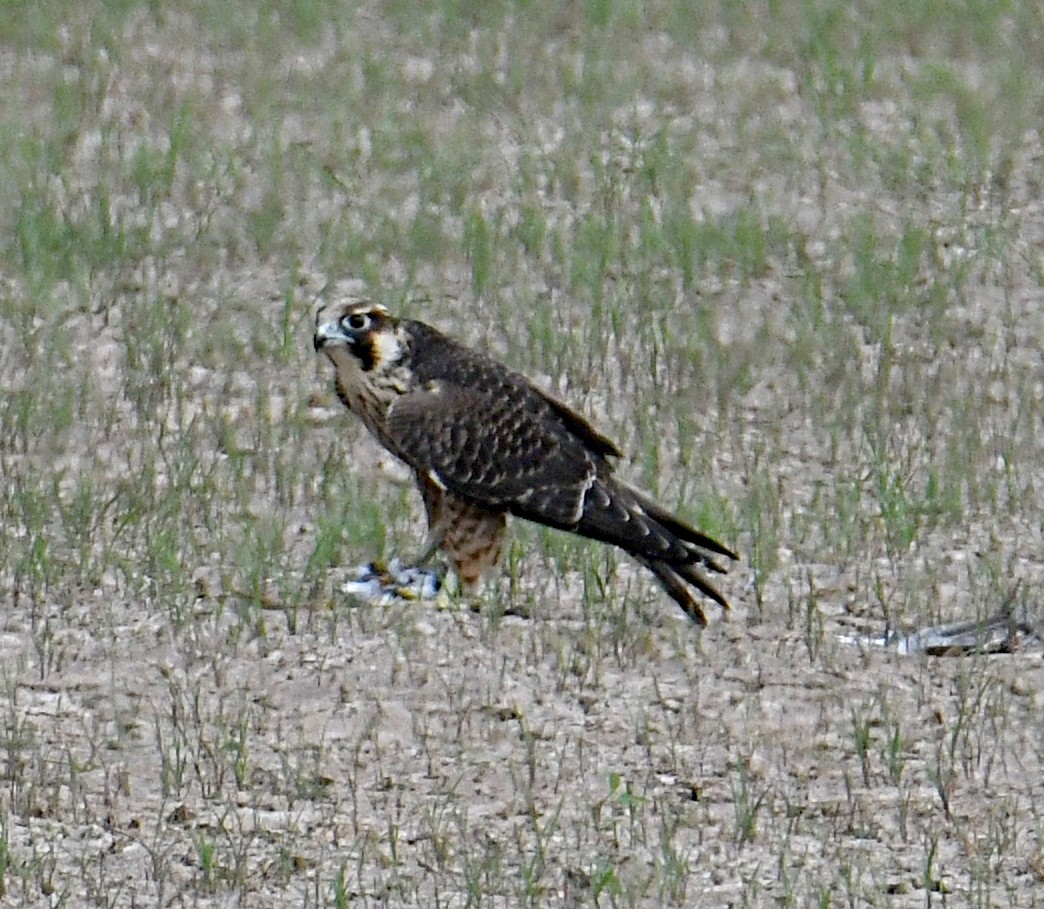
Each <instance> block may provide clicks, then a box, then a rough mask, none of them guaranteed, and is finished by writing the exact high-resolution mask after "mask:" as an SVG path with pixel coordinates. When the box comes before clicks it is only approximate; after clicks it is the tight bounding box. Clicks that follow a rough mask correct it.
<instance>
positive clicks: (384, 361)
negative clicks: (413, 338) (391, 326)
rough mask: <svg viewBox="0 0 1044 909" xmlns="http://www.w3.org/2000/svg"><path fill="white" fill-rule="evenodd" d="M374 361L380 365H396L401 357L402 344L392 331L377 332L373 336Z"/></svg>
mask: <svg viewBox="0 0 1044 909" xmlns="http://www.w3.org/2000/svg"><path fill="white" fill-rule="evenodd" d="M373 352H374V360H375V361H376V362H377V363H379V364H380V365H382V366H383V365H388V364H390V363H398V362H399V359H400V358H401V357H402V343H401V342H400V341H399V339H398V337H397V336H396V333H395V332H393V331H379V332H377V333H376V334H374V335H373Z"/></svg>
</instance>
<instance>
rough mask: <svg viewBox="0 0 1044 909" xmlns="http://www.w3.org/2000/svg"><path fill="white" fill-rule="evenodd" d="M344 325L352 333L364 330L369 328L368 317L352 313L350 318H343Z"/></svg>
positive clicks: (359, 313) (363, 314)
mask: <svg viewBox="0 0 1044 909" xmlns="http://www.w3.org/2000/svg"><path fill="white" fill-rule="evenodd" d="M344 324H345V325H347V326H348V327H349V328H350V329H352V331H362V330H363V329H364V328H368V327H369V325H370V317H369V316H368V315H366V314H365V313H361V312H353V313H352V314H351V315H350V316H345V319H344Z"/></svg>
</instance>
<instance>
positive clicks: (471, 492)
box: [314, 299, 736, 625]
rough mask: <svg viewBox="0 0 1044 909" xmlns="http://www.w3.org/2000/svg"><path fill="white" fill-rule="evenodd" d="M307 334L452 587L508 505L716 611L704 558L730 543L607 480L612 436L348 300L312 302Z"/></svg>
mask: <svg viewBox="0 0 1044 909" xmlns="http://www.w3.org/2000/svg"><path fill="white" fill-rule="evenodd" d="M314 342H315V349H316V350H317V351H320V350H321V351H322V352H323V353H325V354H326V356H327V357H328V358H329V359H330V362H332V363H333V365H334V370H335V372H336V386H337V394H338V396H339V397H340V399H341V401H342V402H343V403H344V404H345V406H347V408H348V409H349V410H350V411H352V413H354V414H356V415H357V416H358V417H359V418H360V419H361V420H362V421H363V423H364V424H365V425H366V428H367V429H369V431H370V432H371V433H373V435H374V436H376V437H377V439H378V440H379V441H380V443H381V444H382V445H383V446H384V447H385V448H387V449H388V451H390V452H391V453H392V454H394V455H395V456H396V457H398V458H400V459H401V460H403V461H404V462H405V463H406V464H407V465H408V466H409V467H410V468H411V469H412V470H413V473H414V475H415V476H416V479H417V484H418V485H419V487H420V491H421V495H422V497H423V499H424V506H425V509H426V510H427V513H428V527H429V537H428V541H427V545H426V547H425V551H424V554H423V556H421V558H422V560H423V559H427V558H428V557H430V556H431V555H432V554H433V553H434V552H435V550H437V549H441V550H442V551H443V552H444V553H445V554H446V555H447V557H448V558H449V561H450V563H451V564H452V566H453V569H454V571H455V572H456V574H457V577H458V579H459V580H460V582H461V583H462V584H463V585H464V586H465V587H470V586H472V585H475V584H477V583H478V581H479V579H480V578H481V576H482V574H483V572H484V571H485V570H486V569H488V568H490V567H492V566H493V565H495V564H496V562H497V560H498V558H499V557H500V550H501V545H502V542H503V538H504V530H505V527H506V525H507V516H508V514H513V515H517V516H518V517H520V518H525V519H527V520H529V521H535V522H536V523H538V524H545V525H547V526H549V527H555V528H558V529H559V530H568V531H571V532H572V533H576V534H580V535H581V536H584V537H589V538H591V539H593V540H600V541H601V542H603V543H611V544H613V545H614V546H619V547H620V548H621V549H623V550H624V551H625V552H627V553H630V555H631V556H633V557H634V558H635V559H637V561H638V562H640V563H641V564H642V565H644V566H645V567H646V568H648V569H649V570H650V571H651V572H652V573H653V574H654V575H655V576H656V578H657V580H658V581H659V582H660V584H661V585H662V586H663V588H664V589H665V590H666V591H667V593H669V594H670V595H671V597H672V598H673V599H674V600H675V602H677V603H678V605H679V606H681V608H682V609H684V610H685V612H686V614H687V615H688V616H689V617H690V618H691V619H693V620H694V621H696V622H698V623H700V624H701V625H704V624H706V622H707V619H706V617H705V616H704V614H703V610H702V609H701V607H700V603H699V602H698V600H697V599H696V597H695V596H694V594H693V590H692V589H691V588H695V589H696V590H698V591H699V592H700V593H702V594H703V595H704V596H707V597H709V598H710V599H712V600H714V601H715V602H716V603H718V604H720V605H721V606H722V607H723V608H726V609H727V608H728V605H729V604H728V602H727V601H726V600H725V598H724V597H723V596H722V595H721V594H720V593H719V592H718V591H717V590H715V588H714V587H712V586H711V584H710V583H709V582H708V581H707V579H706V577H705V576H704V574H703V569H709V570H711V571H714V572H723V571H724V570H725V569H724V568H723V567H722V566H721V565H720V564H719V563H718V562H717V561H716V560H715V558H714V556H725V557H727V558H729V559H735V558H736V555H735V553H733V552H732V551H731V550H729V549H727V548H726V547H724V546H723V545H722V544H721V543H718V542H717V541H716V540H713V539H711V538H710V537H708V536H706V535H704V534H702V533H700V532H699V531H698V530H694V529H693V528H691V527H689V526H688V525H686V524H685V523H683V522H682V521H680V520H679V519H678V518H676V517H674V516H673V515H671V514H670V513H669V512H668V511H667V510H666V509H664V508H663V507H661V506H660V505H658V504H656V502H654V501H653V500H652V499H651V498H649V496H647V495H645V494H644V493H641V492H639V491H638V490H636V489H632V488H631V487H630V486H627V485H626V484H624V483H622V482H620V481H619V480H617V479H616V478H615V477H614V476H613V464H612V462H611V461H610V458H613V457H619V455H620V452H619V451H618V450H617V448H616V446H615V445H614V444H613V443H612V442H610V441H609V440H608V439H607V438H605V437H604V436H602V435H600V434H599V433H598V432H597V431H595V430H594V429H593V428H592V427H591V425H590V424H589V423H588V422H587V421H586V420H585V419H584V418H583V417H581V416H580V415H579V414H577V413H576V412H574V411H573V410H571V409H570V408H568V407H567V406H566V405H565V404H562V403H561V402H559V401H556V400H555V399H554V398H552V397H551V396H550V395H548V394H546V393H545V392H543V391H541V390H540V389H539V388H537V387H536V386H535V385H534V384H533V383H532V382H530V381H529V380H528V379H527V378H525V376H523V375H521V374H520V373H517V372H513V371H512V370H510V369H508V368H507V367H506V366H503V365H501V364H500V363H498V362H496V361H495V360H493V359H491V358H490V357H487V356H486V355H484V354H482V353H479V352H478V351H475V350H472V349H470V348H468V347H465V346H463V345H462V344H458V343H457V342H456V341H454V340H452V339H451V338H448V337H446V335H444V334H442V333H441V332H439V331H436V330H435V329H434V328H432V327H431V326H430V325H425V324H424V323H423V322H415V321H412V320H408V319H398V318H396V317H395V316H393V315H391V314H390V313H389V312H388V310H387V309H385V308H384V307H383V306H378V305H374V304H373V303H369V302H361V301H359V300H358V299H354V300H349V301H339V302H334V303H329V304H327V305H325V306H323V307H322V308H321V309H320V310H319V312H318V313H317V315H316V329H315V339H314Z"/></svg>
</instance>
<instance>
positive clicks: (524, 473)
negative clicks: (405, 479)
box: [385, 381, 597, 528]
mask: <svg viewBox="0 0 1044 909" xmlns="http://www.w3.org/2000/svg"><path fill="white" fill-rule="evenodd" d="M526 392H527V390H526V389H513V388H506V389H504V388H500V389H495V392H494V393H491V392H490V391H485V390H476V389H472V388H461V387H460V386H458V385H455V384H451V383H450V382H446V381H434V382H429V383H428V384H427V385H426V386H425V387H423V388H421V389H420V390H417V391H413V392H410V393H408V394H405V395H403V396H401V397H400V398H398V399H397V400H396V401H395V402H394V403H393V404H392V406H391V407H390V408H389V411H388V416H387V419H386V421H385V429H386V431H387V434H388V438H389V440H390V441H391V442H392V444H393V445H394V446H395V449H396V451H397V453H398V454H399V455H400V456H401V457H402V458H403V459H404V460H405V461H406V462H407V463H408V464H410V465H411V466H412V467H413V468H414V470H416V471H417V472H418V473H419V474H422V475H425V476H428V477H430V478H431V479H432V480H433V481H434V482H436V483H439V484H441V485H442V486H444V487H445V488H446V489H447V490H449V491H450V492H451V493H453V494H454V495H457V496H462V497H464V498H467V499H470V500H471V501H473V502H475V503H477V504H482V505H485V506H487V507H489V508H491V509H504V510H510V511H512V512H514V513H515V514H518V515H519V516H521V517H526V518H529V519H530V520H534V521H539V522H541V523H545V524H550V525H552V526H556V527H566V528H571V527H573V526H575V524H576V523H577V521H578V520H579V519H580V516H581V515H582V513H583V503H584V496H585V494H586V492H587V490H588V489H589V488H590V487H591V484H592V483H593V482H594V478H595V476H596V473H597V463H596V456H592V455H591V454H590V453H589V452H588V451H587V450H586V449H585V447H584V446H583V445H582V444H581V443H580V442H579V441H578V440H577V439H576V438H575V437H574V436H573V435H572V434H571V433H570V432H569V430H568V429H567V428H566V427H565V426H563V425H562V424H561V423H560V422H558V421H557V420H556V419H553V418H551V417H550V415H549V412H550V408H549V407H548V405H547V404H546V402H545V401H544V400H543V398H541V397H540V396H538V395H535V394H531V393H528V394H527V393H526Z"/></svg>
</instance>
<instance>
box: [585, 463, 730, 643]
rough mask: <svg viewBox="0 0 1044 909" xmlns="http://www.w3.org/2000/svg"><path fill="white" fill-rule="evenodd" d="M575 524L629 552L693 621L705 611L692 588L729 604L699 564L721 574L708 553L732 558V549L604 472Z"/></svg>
mask: <svg viewBox="0 0 1044 909" xmlns="http://www.w3.org/2000/svg"><path fill="white" fill-rule="evenodd" d="M575 530H576V532H578V533H581V534H583V535H584V536H588V537H592V538H594V539H597V540H602V541H603V542H606V543H612V544H613V545H616V546H619V547H620V548H621V549H623V550H625V551H626V552H628V553H630V554H631V555H632V556H634V558H635V559H637V560H638V562H639V563H640V564H642V565H644V566H645V567H646V568H648V569H649V571H651V572H652V573H653V574H654V575H655V576H656V579H657V580H658V581H659V582H660V585H661V586H662V587H663V589H664V590H665V591H667V593H668V595H669V596H670V597H671V599H673V600H674V601H675V602H676V603H677V604H678V605H679V606H680V607H681V608H682V609H683V610H684V611H685V613H686V615H688V616H689V618H691V619H692V620H693V621H694V622H697V623H698V624H700V625H706V624H707V617H706V615H705V614H704V612H703V609H702V607H701V606H700V603H699V601H698V600H697V599H696V597H695V595H694V593H693V589H692V588H695V590H697V591H699V592H700V593H701V594H703V595H704V596H705V597H707V598H708V599H710V600H713V601H714V602H715V603H717V604H718V605H719V606H721V608H722V609H728V608H729V602H728V600H726V599H725V597H724V596H722V595H721V593H719V592H718V591H717V590H716V589H715V588H714V587H713V586H712V585H711V584H710V583H709V582H708V580H707V579H706V578H705V577H704V576H703V574H702V572H701V570H700V569H701V568H704V569H707V570H709V571H713V572H716V573H718V574H724V573H725V571H726V569H725V568H724V567H723V566H722V565H721V564H720V563H719V562H718V561H716V560H715V559H714V558H712V555H713V556H725V557H726V558H729V559H737V558H738V556H737V555H736V553H734V552H733V551H732V550H731V549H728V548H727V547H725V546H723V545H722V544H721V543H719V542H718V541H717V540H715V539H712V538H711V537H708V536H707V535H706V534H703V533H700V531H698V530H696V529H694V528H692V527H690V526H688V525H687V524H685V523H683V522H682V521H680V520H679V519H678V518H676V517H675V516H674V515H672V514H670V512H668V511H667V510H666V509H664V508H663V506H662V505H659V504H658V503H656V502H655V501H653V500H652V499H651V498H649V496H647V495H645V494H644V493H641V492H638V491H637V490H635V489H632V488H630V487H629V486H624V485H623V484H619V483H616V482H614V481H613V480H611V479H608V478H600V479H598V480H596V481H595V483H594V484H593V486H592V487H591V489H590V490H589V492H588V495H587V497H586V499H585V502H584V513H583V517H582V518H581V521H580V523H579V525H578V526H577V527H576V528H575Z"/></svg>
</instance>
